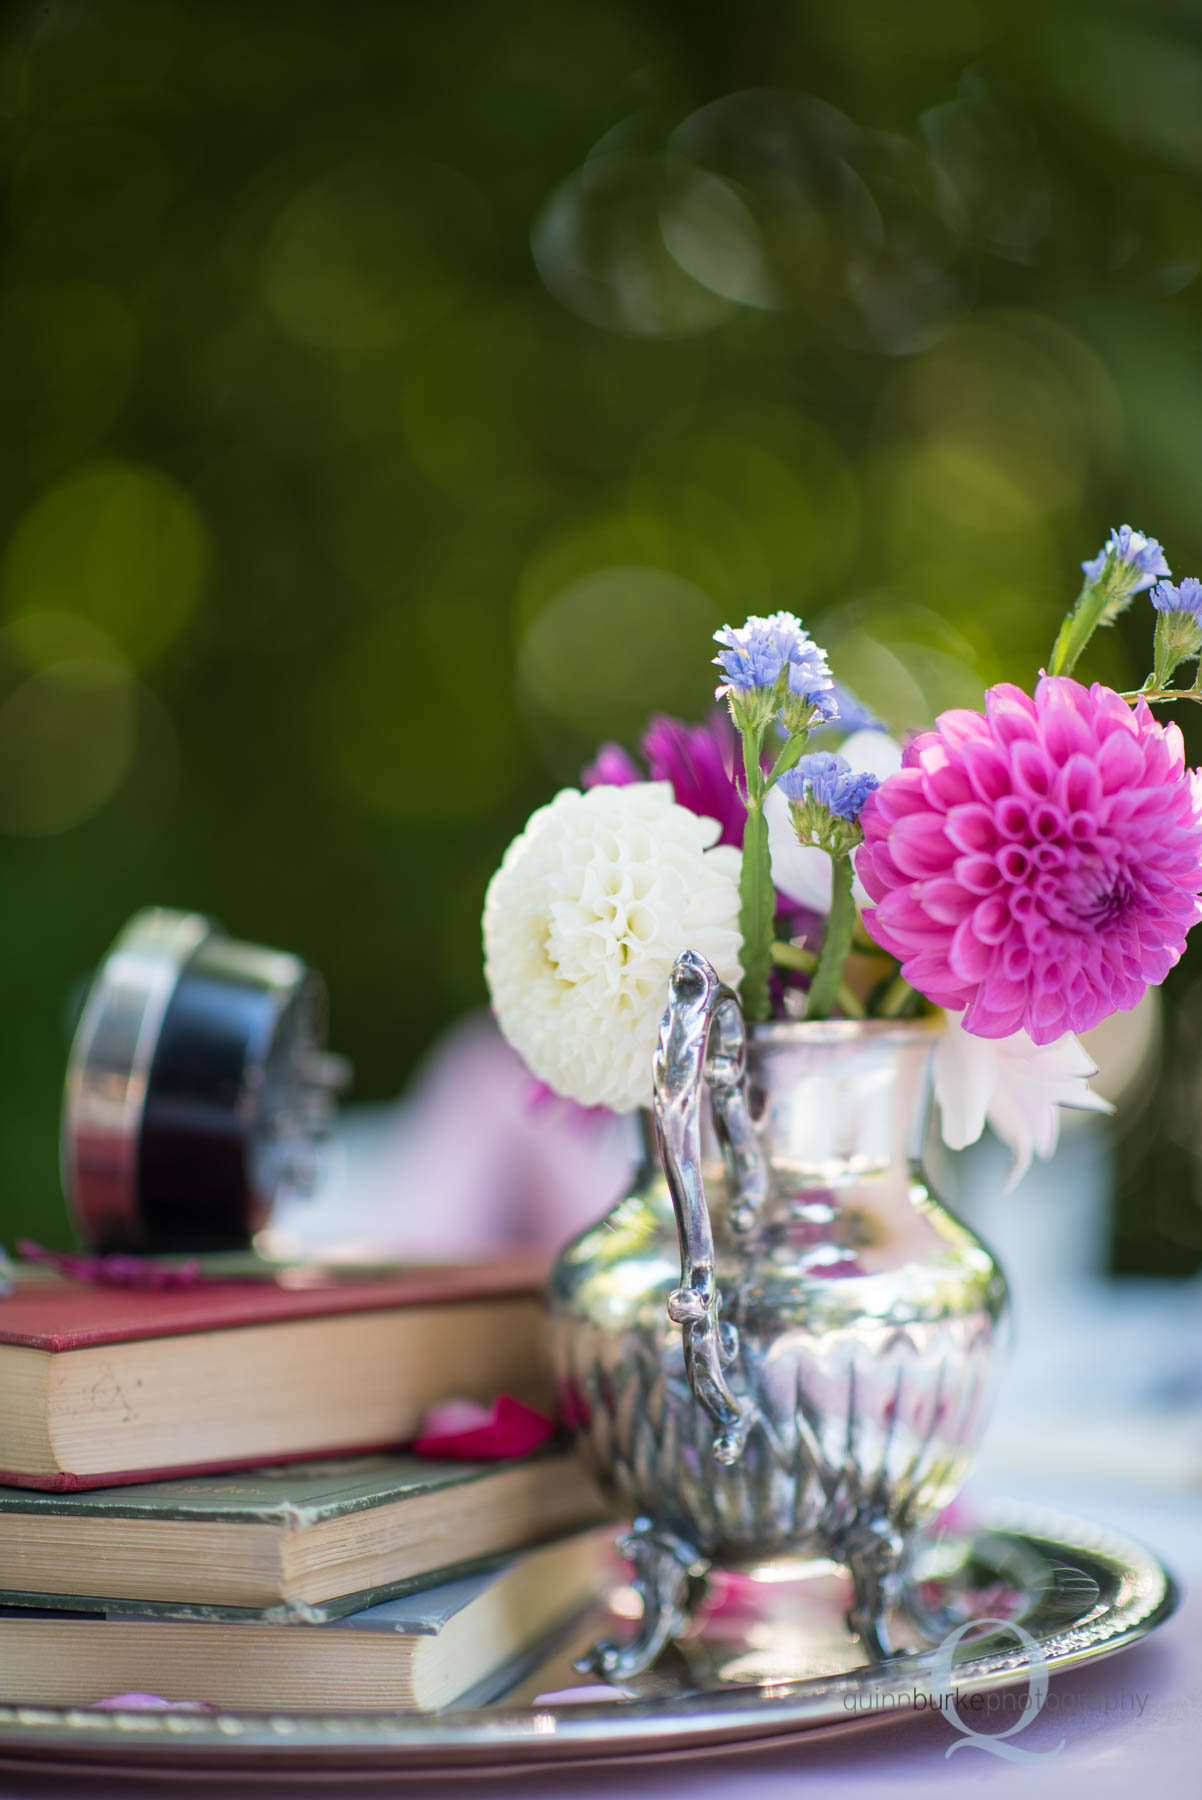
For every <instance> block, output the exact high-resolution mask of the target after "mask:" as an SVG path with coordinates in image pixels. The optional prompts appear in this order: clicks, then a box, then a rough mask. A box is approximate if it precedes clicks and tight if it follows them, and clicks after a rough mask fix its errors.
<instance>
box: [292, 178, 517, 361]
mask: <svg viewBox="0 0 1202 1800" xmlns="http://www.w3.org/2000/svg"><path fill="white" fill-rule="evenodd" d="M487 237H488V212H487V206H486V203H485V201H484V199H483V196H482V195H481V194H479V192H478V191H477V189H475V188H474V187H473V186H472V185H471V183H470V182H468V181H466V180H465V179H464V178H463V177H462V176H460V175H457V174H456V173H455V172H454V171H453V170H451V169H448V168H445V167H443V166H442V165H441V164H437V163H428V162H421V161H417V160H412V159H407V158H397V159H395V160H393V161H385V160H382V159H381V160H376V159H373V158H368V157H364V158H361V159H358V160H356V161H353V162H349V163H346V164H344V165H343V166H342V167H341V168H338V169H335V170H333V171H331V172H330V173H328V174H326V175H324V176H322V177H321V178H320V179H319V180H318V181H316V182H314V183H312V184H311V185H310V186H309V187H307V188H304V189H303V190H302V191H301V192H300V193H299V194H297V195H296V196H295V197H294V198H293V199H292V200H291V201H290V202H289V204H288V205H287V206H286V207H285V208H284V210H283V212H282V213H281V215H280V217H279V219H278V220H277V221H276V224H275V228H274V230H273V231H272V233H271V236H270V238H269V240H268V243H267V246H266V249H265V250H264V253H263V263H262V284H263V292H264V295H265V297H266V299H267V303H268V305H269V306H270V307H271V309H272V311H273V313H274V314H275V316H276V318H277V319H278V320H279V322H280V324H281V325H282V326H283V327H284V329H285V330H286V331H288V332H290V333H291V334H292V336H294V337H296V338H299V339H300V340H301V342H302V343H306V344H312V345H315V346H316V347H318V348H319V349H323V350H337V351H363V350H379V349H384V348H387V347H388V346H390V345H392V344H397V343H401V342H403V341H405V340H406V339H408V338H410V337H412V336H413V335H414V334H415V333H416V332H418V331H420V330H422V329H423V328H424V327H426V326H427V325H429V324H430V323H431V322H432V321H433V320H435V319H437V318H438V317H440V316H441V315H442V314H443V313H445V312H446V311H447V310H448V308H449V307H451V306H453V305H454V304H455V302H456V300H457V299H458V298H459V297H460V295H461V294H462V293H463V291H464V289H465V286H466V284H467V282H468V280H469V277H470V275H471V273H472V272H473V270H474V268H475V266H476V265H477V263H478V261H479V257H480V254H481V250H482V248H483V246H484V244H485V242H486V240H487Z"/></svg>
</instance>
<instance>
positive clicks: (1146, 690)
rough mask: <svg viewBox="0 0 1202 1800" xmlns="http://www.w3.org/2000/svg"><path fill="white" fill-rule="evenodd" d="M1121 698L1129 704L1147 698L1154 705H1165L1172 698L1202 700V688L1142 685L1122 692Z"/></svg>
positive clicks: (1132, 704) (1131, 704)
mask: <svg viewBox="0 0 1202 1800" xmlns="http://www.w3.org/2000/svg"><path fill="white" fill-rule="evenodd" d="M1119 698H1120V699H1122V700H1125V701H1126V702H1127V703H1128V705H1129V706H1134V705H1135V703H1136V701H1137V700H1147V701H1149V702H1150V703H1151V704H1152V705H1153V706H1157V705H1161V706H1163V705H1167V704H1168V702H1169V701H1170V700H1197V701H1200V702H1202V690H1200V689H1199V688H1197V687H1192V688H1165V687H1142V688H1132V689H1131V690H1130V691H1129V692H1128V693H1125V694H1121V695H1120V696H1119Z"/></svg>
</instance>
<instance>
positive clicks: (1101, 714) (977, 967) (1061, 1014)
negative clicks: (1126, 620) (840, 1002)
mask: <svg viewBox="0 0 1202 1800" xmlns="http://www.w3.org/2000/svg"><path fill="white" fill-rule="evenodd" d="M863 826H864V845H863V848H862V849H861V850H860V852H859V855H858V856H857V858H856V868H857V872H858V874H859V876H860V880H861V881H862V882H863V884H864V886H865V888H867V890H868V893H869V896H870V898H871V899H872V900H873V901H875V902H876V904H875V905H874V906H873V907H871V908H870V909H869V910H868V911H867V912H866V913H865V915H864V924H865V926H866V928H867V930H868V932H869V934H870V935H871V936H872V937H873V938H875V940H876V942H877V943H878V944H880V945H881V946H882V947H883V948H884V949H886V950H888V951H889V952H890V953H891V954H892V955H894V956H896V957H898V958H899V960H900V962H901V965H902V973H903V974H904V975H905V977H906V979H907V981H909V982H911V983H912V985H913V986H914V987H916V988H917V989H918V990H919V992H920V993H922V994H925V995H926V996H927V998H928V999H930V1000H934V1001H935V1002H936V1004H937V1005H939V1006H946V1007H950V1008H953V1009H954V1010H956V1011H959V1010H960V1009H961V1008H967V1012H966V1014H965V1018H964V1028H965V1030H966V1031H970V1032H974V1033H975V1034H976V1035H977V1036H978V1037H988V1038H1003V1037H1010V1036H1011V1035H1012V1034H1013V1033H1014V1032H1016V1031H1027V1032H1029V1033H1030V1035H1031V1037H1032V1038H1033V1039H1034V1041H1035V1042H1036V1043H1037V1044H1050V1043H1052V1042H1053V1041H1054V1040H1055V1039H1056V1038H1059V1037H1062V1036H1063V1035H1064V1033H1065V1032H1066V1031H1087V1030H1088V1029H1089V1027H1090V1026H1091V1025H1096V1024H1098V1023H1099V1021H1100V1020H1102V1019H1105V1018H1107V1017H1108V1016H1109V1015H1110V1014H1111V1013H1113V1012H1118V1011H1128V1010H1129V1009H1130V1008H1131V1007H1133V1006H1134V1005H1135V1004H1136V1002H1137V1001H1138V1000H1139V999H1140V998H1141V997H1142V995H1143V994H1144V992H1145V991H1146V990H1147V989H1148V988H1149V987H1155V986H1157V985H1159V983H1160V982H1162V981H1163V980H1164V978H1165V976H1166V975H1167V974H1168V972H1169V970H1170V969H1171V968H1172V967H1173V965H1174V963H1176V962H1177V961H1178V959H1179V958H1180V956H1181V953H1182V951H1183V950H1184V948H1185V937H1186V933H1187V932H1188V931H1189V929H1190V927H1191V926H1192V925H1194V924H1196V923H1197V921H1198V919H1199V918H1202V901H1200V900H1199V898H1198V896H1199V891H1200V890H1202V773H1200V772H1199V771H1197V770H1193V769H1187V768H1186V766H1185V747H1184V744H1183V742H1182V738H1181V732H1180V731H1179V730H1178V728H1177V726H1176V725H1159V724H1158V723H1157V722H1156V720H1155V719H1154V718H1153V716H1152V713H1151V712H1150V710H1149V708H1148V706H1147V704H1146V702H1144V701H1142V700H1141V701H1140V702H1139V704H1138V705H1137V707H1136V709H1135V711H1134V712H1132V710H1131V708H1130V707H1129V706H1128V705H1127V703H1126V701H1125V700H1123V698H1122V696H1121V695H1119V694H1116V693H1114V692H1113V691H1112V690H1111V689H1110V688H1106V687H1102V686H1100V685H1098V684H1095V685H1094V686H1093V687H1092V688H1085V687H1082V686H1081V684H1080V683H1079V682H1076V681H1072V680H1070V679H1069V678H1068V677H1067V676H1059V677H1052V676H1045V677H1044V678H1043V680H1042V681H1040V683H1039V685H1038V687H1037V688H1036V690H1035V697H1034V699H1032V698H1031V697H1030V695H1028V694H1024V693H1023V692H1022V690H1021V689H1020V688H1016V687H1011V686H1010V685H1009V684H1003V685H1001V686H999V687H995V688H991V689H990V690H989V692H988V693H987V694H986V696H985V711H984V713H983V714H982V713H976V712H970V711H968V710H967V709H959V710H956V711H953V712H946V713H944V714H942V716H941V717H940V718H939V719H937V720H936V722H935V729H934V730H933V731H928V732H924V733H923V734H922V735H921V736H920V737H917V738H915V739H914V740H913V742H912V743H911V744H909V745H908V746H907V749H906V753H905V757H904V760H903V765H902V768H901V770H900V772H899V773H898V774H896V775H892V776H890V778H889V780H888V781H886V782H883V783H882V785H881V786H880V788H879V789H878V790H877V792H876V793H875V794H874V795H873V796H872V797H871V799H870V800H869V802H868V805H867V806H866V807H865V809H864V819H863Z"/></svg>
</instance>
